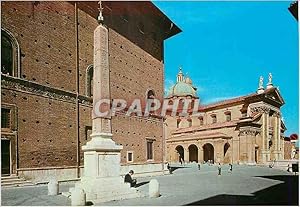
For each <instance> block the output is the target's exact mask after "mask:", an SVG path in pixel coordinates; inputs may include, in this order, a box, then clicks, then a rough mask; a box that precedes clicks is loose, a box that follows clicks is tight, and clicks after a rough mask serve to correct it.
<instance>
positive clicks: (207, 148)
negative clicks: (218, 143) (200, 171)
mask: <svg viewBox="0 0 300 207" xmlns="http://www.w3.org/2000/svg"><path fill="white" fill-rule="evenodd" d="M203 159H204V161H205V162H207V161H208V160H212V162H213V163H214V147H213V145H212V144H209V143H207V144H205V145H203Z"/></svg>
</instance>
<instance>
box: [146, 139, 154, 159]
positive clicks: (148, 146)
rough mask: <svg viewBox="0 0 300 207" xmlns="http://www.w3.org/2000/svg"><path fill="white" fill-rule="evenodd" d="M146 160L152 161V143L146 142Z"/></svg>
mask: <svg viewBox="0 0 300 207" xmlns="http://www.w3.org/2000/svg"><path fill="white" fill-rule="evenodd" d="M147 160H153V141H151V140H147Z"/></svg>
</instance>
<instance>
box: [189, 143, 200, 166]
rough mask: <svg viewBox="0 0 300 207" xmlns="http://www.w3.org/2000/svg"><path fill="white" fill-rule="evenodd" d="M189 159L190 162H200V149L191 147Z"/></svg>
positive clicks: (192, 145) (194, 146)
mask: <svg viewBox="0 0 300 207" xmlns="http://www.w3.org/2000/svg"><path fill="white" fill-rule="evenodd" d="M189 158H190V162H193V161H195V162H198V147H197V146H196V145H194V144H191V145H190V146H189Z"/></svg>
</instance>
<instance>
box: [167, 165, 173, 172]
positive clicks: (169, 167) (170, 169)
mask: <svg viewBox="0 0 300 207" xmlns="http://www.w3.org/2000/svg"><path fill="white" fill-rule="evenodd" d="M167 168H168V170H169V173H170V174H172V168H171V166H170V164H169V163H168V164H167Z"/></svg>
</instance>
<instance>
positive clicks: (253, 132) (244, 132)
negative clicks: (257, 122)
mask: <svg viewBox="0 0 300 207" xmlns="http://www.w3.org/2000/svg"><path fill="white" fill-rule="evenodd" d="M259 133H260V131H259V130H256V129H240V131H239V136H247V135H249V136H256V135H257V134H259Z"/></svg>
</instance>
